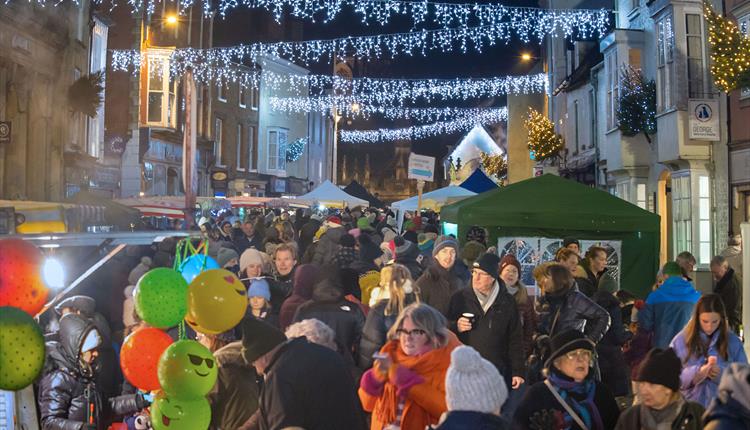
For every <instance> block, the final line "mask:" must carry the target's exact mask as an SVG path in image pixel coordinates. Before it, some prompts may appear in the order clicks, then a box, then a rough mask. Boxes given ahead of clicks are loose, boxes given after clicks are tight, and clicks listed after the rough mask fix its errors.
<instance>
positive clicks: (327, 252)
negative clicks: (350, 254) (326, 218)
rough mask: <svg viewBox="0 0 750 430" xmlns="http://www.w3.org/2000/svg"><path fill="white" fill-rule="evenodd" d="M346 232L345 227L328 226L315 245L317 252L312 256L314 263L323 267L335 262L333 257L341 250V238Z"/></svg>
mask: <svg viewBox="0 0 750 430" xmlns="http://www.w3.org/2000/svg"><path fill="white" fill-rule="evenodd" d="M344 234H346V230H344V228H343V227H333V228H328V230H326V232H325V233H323V235H322V236H320V240H319V241H318V245H317V246H316V247H315V254H314V255H313V257H312V263H313V264H316V265H318V266H319V267H323V266H326V265H331V264H333V258H334V257H335V256H336V252H337V251H338V250H339V239H341V236H343V235H344Z"/></svg>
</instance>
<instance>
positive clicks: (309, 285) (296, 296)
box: [279, 264, 319, 331]
mask: <svg viewBox="0 0 750 430" xmlns="http://www.w3.org/2000/svg"><path fill="white" fill-rule="evenodd" d="M318 271H319V270H318V268H317V267H315V266H313V265H309V264H303V265H302V266H299V267H297V270H295V271H294V288H293V291H292V295H291V296H289V297H288V298H287V299H286V300H284V303H283V304H282V305H281V310H280V311H279V328H280V329H281V331H286V328H287V327H289V326H290V325H291V324H292V321H294V314H296V313H297V308H299V307H300V306H302V305H303V304H304V303H306V302H307V301H308V300H310V299H312V293H313V285H314V284H315V276H317V273H318Z"/></svg>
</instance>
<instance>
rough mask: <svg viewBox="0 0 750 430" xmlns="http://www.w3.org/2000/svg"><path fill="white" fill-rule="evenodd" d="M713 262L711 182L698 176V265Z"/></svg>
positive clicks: (705, 177) (706, 177)
mask: <svg viewBox="0 0 750 430" xmlns="http://www.w3.org/2000/svg"><path fill="white" fill-rule="evenodd" d="M710 262H711V180H710V179H709V177H708V176H705V175H702V176H698V264H706V265H707V264H709V263H710Z"/></svg>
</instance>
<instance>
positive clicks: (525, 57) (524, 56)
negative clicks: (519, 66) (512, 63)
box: [521, 52, 532, 61]
mask: <svg viewBox="0 0 750 430" xmlns="http://www.w3.org/2000/svg"><path fill="white" fill-rule="evenodd" d="M531 58H532V57H531V54H529V53H528V52H524V53H523V54H521V60H522V61H530V60H531Z"/></svg>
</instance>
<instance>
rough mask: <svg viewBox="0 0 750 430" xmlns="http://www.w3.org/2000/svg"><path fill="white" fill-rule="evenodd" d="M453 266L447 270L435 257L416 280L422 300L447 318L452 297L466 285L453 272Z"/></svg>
mask: <svg viewBox="0 0 750 430" xmlns="http://www.w3.org/2000/svg"><path fill="white" fill-rule="evenodd" d="M453 267H455V265H454V266H453ZM453 267H451V269H450V270H445V269H444V268H443V266H441V265H440V264H439V263H438V262H437V260H435V259H434V258H433V259H432V262H431V263H430V266H429V267H428V268H427V270H425V271H424V273H423V274H422V276H420V277H419V279H417V282H416V286H417V287H418V288H419V297H420V298H421V299H422V302H424V303H426V304H428V305H430V306H432V307H433V308H435V309H437V310H438V311H440V313H441V314H443V315H445V316H446V318H447V317H448V307H449V306H450V302H451V297H453V294H454V293H455V292H456V291H458V290H460V289H461V288H463V287H465V285H464V283H463V282H462V281H461V279H459V278H458V276H457V275H456V274H455V273H453Z"/></svg>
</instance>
